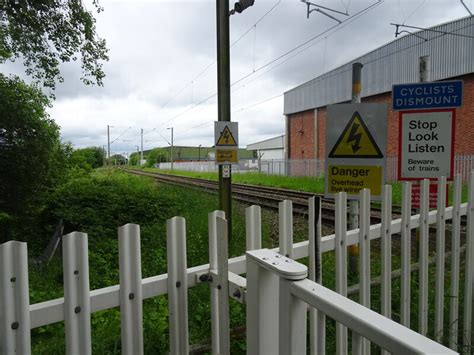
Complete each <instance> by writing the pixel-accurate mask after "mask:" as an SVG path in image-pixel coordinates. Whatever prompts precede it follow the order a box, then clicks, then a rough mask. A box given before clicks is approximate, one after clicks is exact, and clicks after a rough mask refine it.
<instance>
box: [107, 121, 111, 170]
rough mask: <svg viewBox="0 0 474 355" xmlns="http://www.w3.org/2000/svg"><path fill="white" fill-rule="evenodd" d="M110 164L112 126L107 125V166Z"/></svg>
mask: <svg viewBox="0 0 474 355" xmlns="http://www.w3.org/2000/svg"><path fill="white" fill-rule="evenodd" d="M108 165H110V126H109V125H107V166H108Z"/></svg>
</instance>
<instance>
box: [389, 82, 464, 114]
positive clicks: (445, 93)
mask: <svg viewBox="0 0 474 355" xmlns="http://www.w3.org/2000/svg"><path fill="white" fill-rule="evenodd" d="M462 93H463V82H462V81H461V80H456V81H439V82H434V83H415V84H399V85H393V88H392V107H393V110H394V111H397V110H418V109H430V108H448V107H461V106H462Z"/></svg>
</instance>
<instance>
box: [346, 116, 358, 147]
mask: <svg viewBox="0 0 474 355" xmlns="http://www.w3.org/2000/svg"><path fill="white" fill-rule="evenodd" d="M358 129H359V125H358V124H357V123H354V124H353V125H352V128H351V133H349V137H348V138H347V141H346V143H350V142H352V141H354V142H355V143H354V144H353V145H352V152H353V153H356V152H357V151H358V150H359V149H360V148H361V146H360V145H359V144H360V139H361V138H362V133H357V134H356V132H357V130H358Z"/></svg>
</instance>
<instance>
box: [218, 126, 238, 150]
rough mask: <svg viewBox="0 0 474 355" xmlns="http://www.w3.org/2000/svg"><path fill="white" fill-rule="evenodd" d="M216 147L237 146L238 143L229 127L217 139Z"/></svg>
mask: <svg viewBox="0 0 474 355" xmlns="http://www.w3.org/2000/svg"><path fill="white" fill-rule="evenodd" d="M216 145H218V146H236V145H237V142H236V141H235V138H234V136H233V135H232V132H231V131H230V129H229V127H228V126H225V128H224V130H223V131H222V132H221V135H220V136H219V139H217V142H216Z"/></svg>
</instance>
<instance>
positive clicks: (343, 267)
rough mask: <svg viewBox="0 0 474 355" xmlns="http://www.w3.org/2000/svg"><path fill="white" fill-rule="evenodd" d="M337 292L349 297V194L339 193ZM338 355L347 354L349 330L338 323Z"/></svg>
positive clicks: (337, 196)
mask: <svg viewBox="0 0 474 355" xmlns="http://www.w3.org/2000/svg"><path fill="white" fill-rule="evenodd" d="M335 209H336V211H335V217H336V226H335V227H336V228H335V229H336V230H335V234H336V235H335V245H334V249H335V251H336V292H337V293H339V294H341V295H342V296H344V297H347V243H346V236H347V194H346V193H345V192H339V193H337V194H336V199H335ZM336 353H337V354H347V328H346V327H345V326H343V325H342V324H341V323H336Z"/></svg>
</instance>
